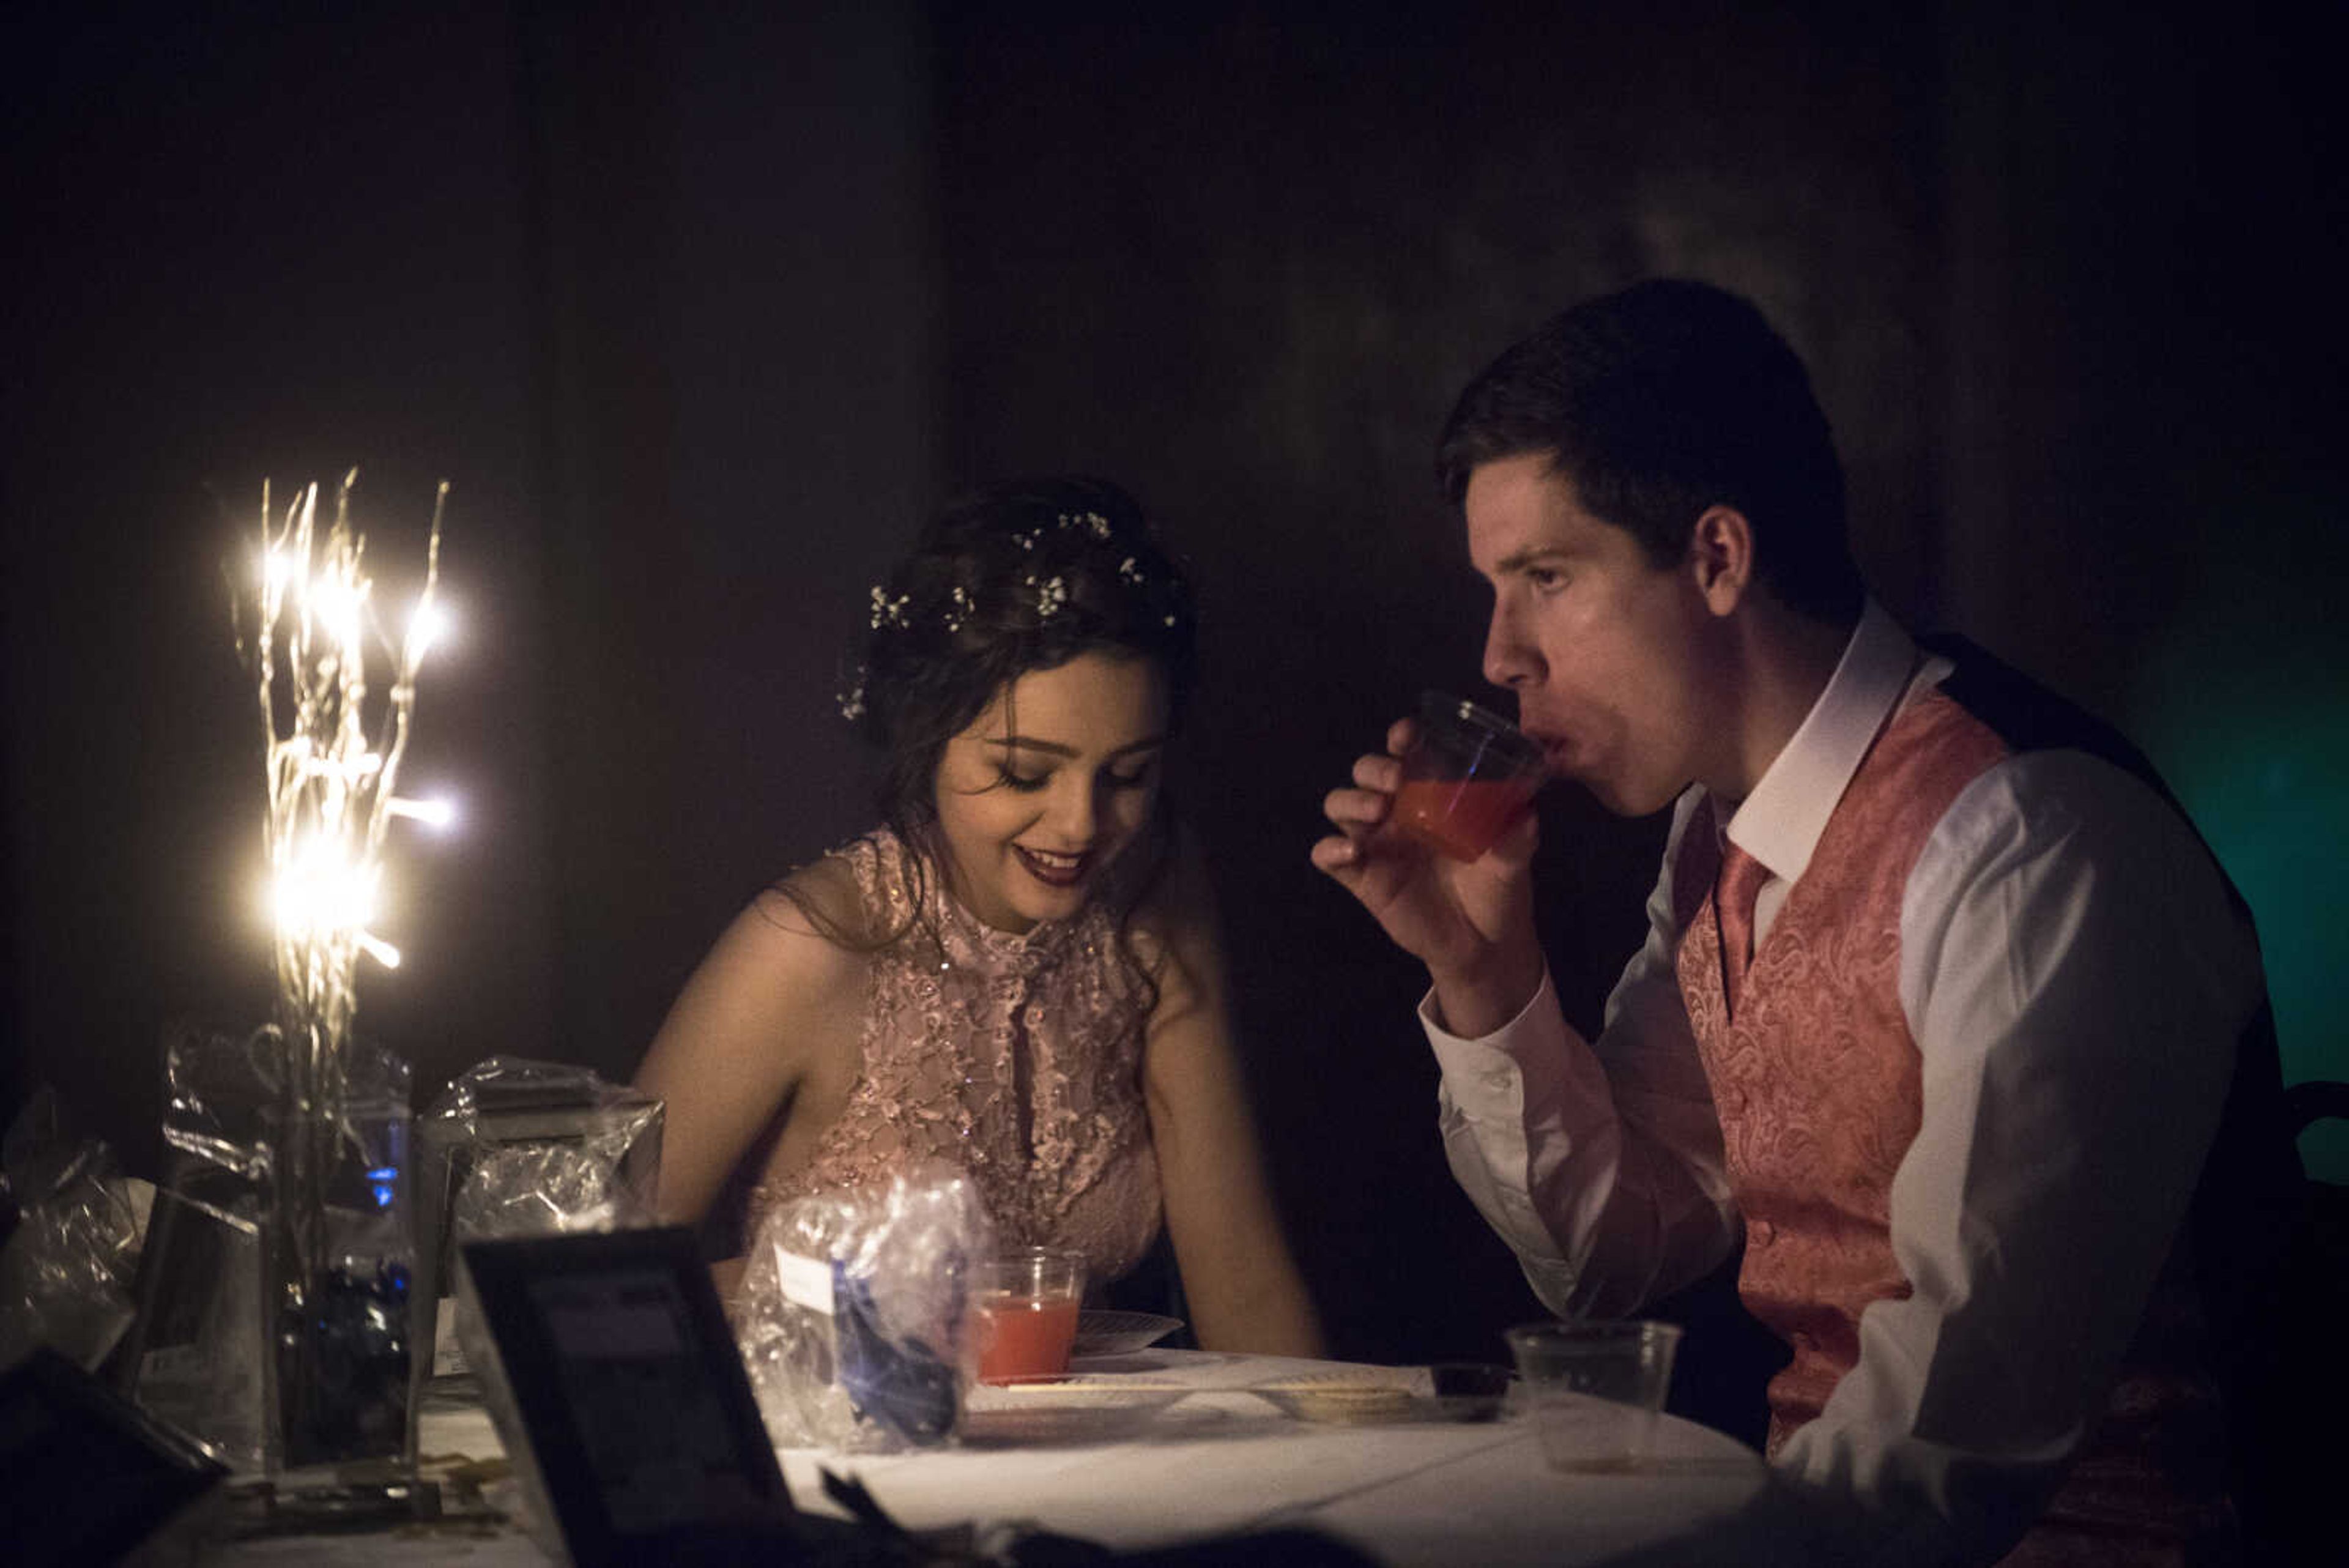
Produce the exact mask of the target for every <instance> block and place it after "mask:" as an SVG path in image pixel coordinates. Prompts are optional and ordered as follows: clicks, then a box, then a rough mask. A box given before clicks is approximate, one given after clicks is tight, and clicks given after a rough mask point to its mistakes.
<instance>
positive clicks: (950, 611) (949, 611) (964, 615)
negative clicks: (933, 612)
mask: <svg viewBox="0 0 2349 1568" xmlns="http://www.w3.org/2000/svg"><path fill="white" fill-rule="evenodd" d="M970 609H971V605H970V596H969V595H968V594H967V593H965V592H963V587H962V585H961V584H960V583H957V584H956V585H955V586H954V588H953V591H952V597H950V598H949V600H948V601H947V608H946V614H945V616H944V617H943V618H944V620H945V621H946V627H947V631H949V632H957V631H960V630H961V629H962V623H963V622H964V621H966V620H968V619H969V618H970Z"/></svg>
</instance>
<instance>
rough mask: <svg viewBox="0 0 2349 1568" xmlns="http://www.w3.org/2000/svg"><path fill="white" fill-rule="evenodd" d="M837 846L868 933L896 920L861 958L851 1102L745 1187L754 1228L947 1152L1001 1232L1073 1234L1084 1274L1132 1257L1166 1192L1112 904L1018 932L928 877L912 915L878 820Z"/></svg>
mask: <svg viewBox="0 0 2349 1568" xmlns="http://www.w3.org/2000/svg"><path fill="white" fill-rule="evenodd" d="M834 853H835V854H836V855H838V856H840V857H842V858H843V859H844V860H845V862H846V863H847V865H848V867H849V868H850V870H851V871H852V872H854V876H855V878H856V886H857V889H858V891H859V893H860V894H861V895H862V898H863V900H864V908H865V909H867V910H869V911H873V912H874V914H876V915H877V916H878V917H879V919H880V920H881V922H882V924H881V928H880V929H885V930H891V929H896V928H898V927H899V926H901V925H904V926H905V931H904V932H903V934H902V935H901V936H899V938H898V939H897V940H895V941H894V942H893V943H891V944H890V945H889V946H887V947H885V948H884V949H882V950H879V951H877V952H875V953H874V954H873V955H872V962H871V969H870V971H869V979H868V980H867V981H866V986H865V1004H864V1032H863V1036H862V1050H863V1063H862V1065H861V1066H860V1068H859V1070H858V1073H857V1076H856V1081H855V1084H854V1086H853V1087H852V1088H851V1089H850V1091H849V1096H848V1102H847V1104H846V1106H844V1107H843V1109H842V1111H841V1113H840V1116H839V1117H838V1119H837V1120H835V1121H834V1122H833V1124H832V1125H831V1126H830V1127H827V1128H826V1129H824V1131H823V1135H822V1137H820V1138H819V1139H818V1141H817V1145H816V1149H815V1153H814V1154H813V1156H812V1158H810V1159H809V1160H808V1162H807V1163H806V1164H805V1165H803V1166H802V1167H800V1168H798V1169H796V1170H793V1171H790V1172H786V1173H783V1174H781V1175H780V1176H777V1177H774V1178H771V1179H769V1180H768V1181H766V1182H764V1183H762V1184H761V1186H760V1187H759V1188H758V1189H756V1190H754V1192H753V1193H752V1195H751V1198H750V1224H751V1233H752V1234H754V1235H755V1234H756V1233H757V1227H758V1223H759V1220H761V1218H762V1217H763V1215H764V1214H765V1213H766V1211H767V1210H768V1209H769V1208H771V1206H773V1205H774V1204H776V1203H778V1202H781V1201H783V1200H785V1199H792V1198H798V1197H802V1196H805V1195H807V1194H809V1193H813V1192H819V1191H824V1190H828V1189H834V1188H839V1187H847V1186H855V1185H861V1184H863V1183H864V1182H868V1181H872V1180H874V1179H879V1178H882V1177H885V1176H886V1175H888V1174H889V1173H890V1172H892V1171H895V1170H898V1169H903V1168H906V1167H909V1166H911V1165H913V1164H916V1163H917V1162H920V1161H923V1160H926V1159H933V1158H943V1159H947V1160H950V1161H953V1162H955V1163H957V1164H958V1165H960V1166H961V1167H963V1168H965V1169H966V1170H968V1172H969V1173H970V1176H971V1179H973V1181H974V1182H976V1183H977V1185H978V1189H979V1192H980V1194H981V1195H982V1196H983V1197H984V1198H985V1199H986V1201H987V1207H988V1213H989V1215H990V1216H991V1217H992V1218H993V1220H994V1221H995V1224H996V1228H997V1231H998V1232H999V1240H1000V1241H1003V1242H1004V1243H1005V1244H1008V1245H1009V1244H1019V1245H1031V1246H1032V1245H1051V1246H1063V1247H1074V1248H1077V1249H1079V1250H1081V1251H1083V1252H1084V1254H1085V1256H1086V1261H1087V1263H1088V1265H1089V1268H1090V1270H1091V1274H1092V1279H1094V1280H1095V1281H1105V1280H1109V1279H1113V1278H1115V1277H1117V1276H1118V1275H1121V1274H1123V1273H1126V1272H1129V1271H1131V1270H1132V1269H1133V1266H1134V1265H1135V1264H1136V1263H1137V1262H1140V1261H1141V1259H1142V1256H1143V1253H1144V1252H1145V1251H1148V1250H1149V1247H1150V1244H1151V1242H1152V1241H1154V1239H1155V1238H1156V1236H1157V1233H1158V1226H1159V1219H1160V1197H1159V1185H1158V1162H1157V1158H1156V1157H1155V1155H1154V1153H1153V1151H1152V1148H1151V1143H1150V1123H1149V1117H1148V1114H1147V1111H1146V1109H1145V1106H1144V1105H1143V1092H1142V1044H1143V1024H1144V1023H1145V1019H1144V1017H1143V1011H1142V1002H1141V997H1140V995H1139V994H1138V988H1137V986H1136V984H1135V982H1134V980H1133V976H1132V975H1131V974H1130V973H1129V972H1128V968H1127V966H1126V965H1125V964H1124V963H1123V962H1122V961H1121V960H1120V958H1119V956H1118V951H1117V919H1116V917H1115V916H1114V915H1113V914H1112V913H1111V912H1110V911H1109V910H1108V909H1104V908H1102V906H1101V905H1100V904H1098V903H1090V904H1088V905H1086V907H1085V909H1083V911H1082V912H1081V913H1080V914H1078V915H1076V916H1074V917H1072V918H1071V919H1066V920H1055V921H1048V922H1046V923H1044V924H1041V925H1039V926H1037V927H1035V928H1034V929H1032V930H1030V931H1029V932H1028V933H1027V934H1026V935H1024V936H1014V935H1012V934H1010V933H1009V932H1006V931H999V930H996V929H993V928H992V927H989V926H988V925H986V924H984V923H983V922H981V921H980V920H979V919H978V918H977V917H975V916H973V915H972V914H971V913H970V912H969V911H968V910H967V909H963V908H962V907H961V905H960V904H958V903H957V902H956V901H955V899H954V898H952V897H951V896H949V895H948V894H947V892H946V891H945V889H944V888H942V887H941V885H940V879H939V878H938V877H936V875H935V874H932V875H929V876H927V877H924V878H923V879H922V900H921V903H922V907H921V909H919V911H918V913H917V912H916V908H915V902H914V896H913V887H912V881H911V878H910V877H908V875H907V873H908V871H909V870H910V868H911V867H910V852H909V851H908V850H907V849H906V847H905V845H904V844H903V843H902V842H901V841H900V840H899V839H898V838H897V837H896V836H895V835H894V834H892V833H890V832H888V831H887V830H885V829H883V830H878V831H875V832H874V833H873V834H871V835H869V836H865V837H864V838H860V839H858V840H856V841H855V842H854V843H852V844H850V845H848V846H845V847H844V848H842V849H840V850H837V851H835V852H834ZM909 915H911V916H915V918H914V919H912V922H911V923H910V924H907V923H906V922H907V917H908V916H909Z"/></svg>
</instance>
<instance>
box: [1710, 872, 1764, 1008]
mask: <svg viewBox="0 0 2349 1568" xmlns="http://www.w3.org/2000/svg"><path fill="white" fill-rule="evenodd" d="M1769 876H1770V868H1769V867H1766V866H1764V865H1763V864H1762V862H1760V861H1759V860H1756V859H1754V857H1752V856H1751V855H1748V854H1746V853H1745V851H1744V850H1743V849H1740V848H1739V847H1738V846H1736V845H1735V844H1733V843H1728V842H1726V841H1724V842H1723V849H1722V855H1721V875H1720V877H1719V879H1718V880H1717V881H1716V882H1715V883H1714V884H1713V918H1714V919H1716V920H1718V921H1719V922H1720V925H1721V992H1722V995H1723V997H1724V998H1725V999H1726V1000H1727V1001H1728V1002H1729V1015H1730V1016H1731V1017H1733V1018H1734V1017H1736V1016H1737V995H1738V992H1739V991H1740V990H1741V989H1743V988H1744V983H1745V970H1746V966H1748V965H1749V964H1751V963H1752V962H1753V961H1754V895H1755V894H1757V893H1759V892H1761V890H1762V884H1763V883H1764V881H1765V880H1767V879H1768V877H1769Z"/></svg>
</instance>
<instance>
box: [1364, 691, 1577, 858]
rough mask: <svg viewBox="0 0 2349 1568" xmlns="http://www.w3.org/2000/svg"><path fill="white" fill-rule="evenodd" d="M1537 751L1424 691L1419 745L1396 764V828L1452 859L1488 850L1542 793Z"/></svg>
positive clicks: (1454, 702) (1455, 701) (1476, 713)
mask: <svg viewBox="0 0 2349 1568" xmlns="http://www.w3.org/2000/svg"><path fill="white" fill-rule="evenodd" d="M1544 766H1545V764H1544V762H1543V759H1542V753H1541V748H1540V747H1539V746H1537V745H1536V744H1535V743H1534V742H1532V741H1531V740H1529V739H1527V738H1526V735H1525V733H1524V732H1522V731H1520V730H1519V729H1518V728H1517V727H1516V725H1515V724H1512V723H1510V722H1508V721H1507V720H1506V719H1504V718H1502V717H1501V716H1500V715H1499V714H1498V713H1495V712H1491V711H1488V710H1485V709H1483V708H1479V707H1478V706H1476V704H1475V703H1474V702H1470V701H1464V700H1463V699H1461V698H1458V697H1450V696H1446V695H1444V693H1443V692H1441V691H1430V692H1429V693H1427V694H1426V695H1425V696H1424V697H1423V698H1421V699H1420V705H1419V738H1418V742H1417V743H1416V744H1414V745H1413V747H1412V749H1411V752H1410V753H1409V754H1408V755H1406V756H1405V757H1404V758H1403V760H1402V787H1401V788H1400V789H1398V790H1396V791H1395V802H1394V824H1395V826H1397V827H1399V828H1401V829H1402V830H1403V831H1404V832H1405V833H1408V834H1410V835H1411V836H1413V838H1416V839H1418V840H1420V841H1421V842H1422V843H1423V844H1426V845H1428V846H1432V847H1433V848H1435V849H1437V850H1440V851H1441V852H1442V853H1444V854H1445V855H1448V856H1450V857H1452V858H1454V860H1474V859H1475V858H1476V857H1478V856H1480V855H1482V854H1484V853H1485V851H1486V850H1488V849H1490V848H1492V847H1493V845H1494V843H1495V841H1496V840H1498V839H1499V838H1500V836H1501V835H1502V834H1503V833H1505V832H1506V831H1507V829H1508V826H1509V825H1510V824H1511V823H1513V822H1515V821H1516V819H1517V818H1518V817H1519V816H1520V815H1523V814H1524V812H1525V810H1526V807H1527V806H1528V805H1531V804H1532V801H1533V798H1534V792H1535V791H1536V790H1537V789H1538V788H1540V787H1541V782H1542V774H1543V770H1544Z"/></svg>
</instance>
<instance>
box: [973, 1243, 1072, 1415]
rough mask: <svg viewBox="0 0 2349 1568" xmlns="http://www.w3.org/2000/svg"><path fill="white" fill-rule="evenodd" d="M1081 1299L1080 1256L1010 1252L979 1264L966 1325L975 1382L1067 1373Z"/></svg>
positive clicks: (1046, 1250)
mask: <svg viewBox="0 0 2349 1568" xmlns="http://www.w3.org/2000/svg"><path fill="white" fill-rule="evenodd" d="M1084 1293H1085V1258H1084V1254H1083V1253H1081V1252H1075V1251H1068V1250H1066V1249H1064V1248H1059V1247H1015V1248H1012V1249H1011V1250H1010V1251H1005V1252H1001V1253H999V1254H997V1255H996V1256H995V1257H992V1258H989V1259H988V1260H987V1261H985V1262H982V1263H980V1264H979V1266H978V1295H977V1297H976V1299H975V1300H974V1301H973V1303H972V1324H971V1327H972V1332H973V1334H975V1335H976V1336H977V1338H978V1380H979V1381H980V1382H982V1383H1017V1382H1019V1381H1021V1380H1022V1379H1026V1378H1033V1377H1058V1376H1061V1374H1063V1373H1065V1372H1066V1371H1068V1369H1069V1347H1070V1346H1071V1345H1073V1344H1074V1343H1075V1342H1076V1337H1077V1312H1078V1308H1079V1305H1080V1303H1081V1302H1082V1301H1083V1299H1084Z"/></svg>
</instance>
